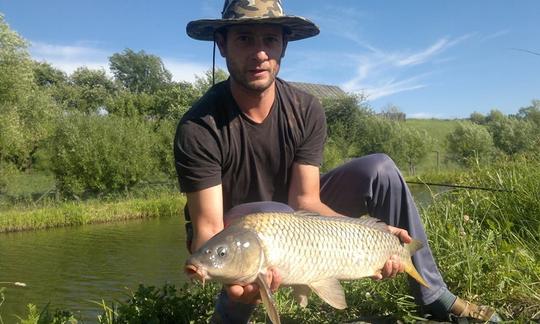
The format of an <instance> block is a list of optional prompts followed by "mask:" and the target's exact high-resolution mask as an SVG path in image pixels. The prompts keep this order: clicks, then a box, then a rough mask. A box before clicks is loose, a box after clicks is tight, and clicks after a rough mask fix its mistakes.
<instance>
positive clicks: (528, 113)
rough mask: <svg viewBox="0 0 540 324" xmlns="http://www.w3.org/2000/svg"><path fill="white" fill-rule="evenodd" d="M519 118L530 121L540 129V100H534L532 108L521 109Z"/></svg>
mask: <svg viewBox="0 0 540 324" xmlns="http://www.w3.org/2000/svg"><path fill="white" fill-rule="evenodd" d="M517 117H518V118H520V119H525V120H530V121H532V122H533V123H535V124H536V125H537V126H538V127H540V100H533V101H532V102H531V105H530V106H528V107H523V108H520V109H519V112H518V114H517Z"/></svg>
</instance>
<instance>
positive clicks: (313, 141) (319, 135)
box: [294, 99, 326, 167]
mask: <svg viewBox="0 0 540 324" xmlns="http://www.w3.org/2000/svg"><path fill="white" fill-rule="evenodd" d="M304 125H305V126H304V136H303V140H302V142H301V143H300V145H299V146H298V147H297V149H296V155H295V158H294V161H295V162H297V163H300V164H308V165H314V166H317V167H320V166H321V165H322V162H323V150H324V144H325V142H326V116H325V114H324V109H323V107H322V105H321V103H320V102H319V101H318V100H317V99H312V100H311V101H310V103H309V105H308V107H307V109H306V110H305V121H304Z"/></svg>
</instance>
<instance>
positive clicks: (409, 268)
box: [405, 240, 429, 288]
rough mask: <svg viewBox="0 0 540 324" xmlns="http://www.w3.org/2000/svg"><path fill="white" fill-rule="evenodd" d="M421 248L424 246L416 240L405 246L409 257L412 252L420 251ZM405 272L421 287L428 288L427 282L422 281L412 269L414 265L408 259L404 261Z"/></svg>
mask: <svg viewBox="0 0 540 324" xmlns="http://www.w3.org/2000/svg"><path fill="white" fill-rule="evenodd" d="M422 247H424V245H423V244H422V242H420V241H418V240H412V242H411V243H408V244H405V249H406V250H407V251H409V255H412V254H413V253H414V252H416V251H418V250H420V249H421V248H422ZM405 272H407V274H409V276H411V277H412V278H414V280H416V281H418V283H420V284H421V285H422V286H424V287H426V288H429V285H428V284H427V282H426V281H425V280H424V278H422V276H421V275H420V274H419V273H418V271H417V270H416V268H415V267H414V264H413V263H412V260H411V258H410V257H409V258H408V260H405Z"/></svg>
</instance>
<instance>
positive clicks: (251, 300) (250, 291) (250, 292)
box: [225, 268, 282, 304]
mask: <svg viewBox="0 0 540 324" xmlns="http://www.w3.org/2000/svg"><path fill="white" fill-rule="evenodd" d="M281 280H282V279H281V275H280V274H279V272H278V271H277V270H276V269H274V268H270V269H268V271H267V272H266V283H267V284H268V287H270V290H271V291H272V292H276V291H277V289H278V288H279V286H280V285H281ZM225 290H226V292H227V295H229V297H230V298H231V299H232V300H234V301H237V302H240V303H244V304H258V303H260V301H261V295H260V293H259V285H257V284H256V283H251V284H248V285H245V286H240V285H226V286H225Z"/></svg>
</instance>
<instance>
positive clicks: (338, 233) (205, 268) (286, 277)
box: [185, 211, 429, 324]
mask: <svg viewBox="0 0 540 324" xmlns="http://www.w3.org/2000/svg"><path fill="white" fill-rule="evenodd" d="M422 246H423V244H422V243H421V242H420V241H418V240H414V239H413V241H412V242H411V243H406V244H404V243H402V242H401V241H400V240H399V238H398V237H397V236H396V235H394V234H392V233H391V232H390V230H389V228H388V225H387V224H386V223H384V222H382V221H380V220H378V219H376V218H373V217H370V216H362V217H360V218H352V217H345V216H332V217H330V216H323V215H320V214H317V213H312V212H305V211H296V212H263V213H253V214H248V215H245V216H242V217H238V218H236V219H234V220H233V221H232V222H231V223H230V224H229V225H228V226H227V227H226V228H224V229H223V230H222V231H221V232H219V233H217V234H216V235H215V236H213V237H212V238H211V239H210V240H208V241H207V242H206V243H205V244H204V245H203V246H202V247H201V248H200V249H198V250H197V251H195V252H194V253H193V254H192V255H191V256H190V257H189V258H188V259H187V260H186V263H185V273H186V274H187V275H188V276H189V277H190V278H191V279H196V280H200V281H202V282H203V284H204V282H205V281H207V280H212V281H217V282H221V283H223V284H238V285H246V284H250V283H257V284H258V286H259V290H260V294H261V300H262V302H263V305H264V307H265V309H266V312H267V313H268V316H269V318H270V320H271V321H272V323H274V324H280V323H281V321H280V318H279V314H278V312H277V309H276V306H275V300H274V298H273V295H272V292H271V291H270V289H269V286H268V284H267V282H266V280H265V274H266V273H267V272H268V271H269V269H271V268H272V269H275V270H277V271H278V272H279V273H280V275H281V278H282V283H281V285H282V286H290V287H292V289H293V295H294V297H295V299H296V301H297V302H298V303H299V304H300V306H302V307H306V306H307V304H308V296H309V294H310V293H311V291H313V292H314V293H315V294H317V295H318V296H319V297H320V298H321V299H322V300H323V301H325V302H326V303H328V304H329V305H331V306H332V307H334V308H337V309H344V308H346V307H347V302H346V300H345V294H344V291H343V287H342V286H341V284H340V281H341V280H356V279H360V278H364V277H371V276H374V275H376V274H377V273H380V272H381V270H382V268H383V266H384V264H385V263H386V261H388V259H389V258H390V257H391V256H392V255H397V256H398V257H399V259H400V261H401V262H402V264H403V265H404V268H405V272H406V273H407V274H409V275H410V276H411V277H412V278H414V279H415V280H416V281H418V282H419V283H420V284H422V285H424V286H426V287H429V286H428V284H427V283H426V281H425V280H424V279H423V278H422V276H421V275H420V274H419V273H418V271H417V270H416V268H415V267H414V265H413V263H412V259H411V255H412V254H413V253H414V252H415V251H417V250H418V249H420V248H422Z"/></svg>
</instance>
